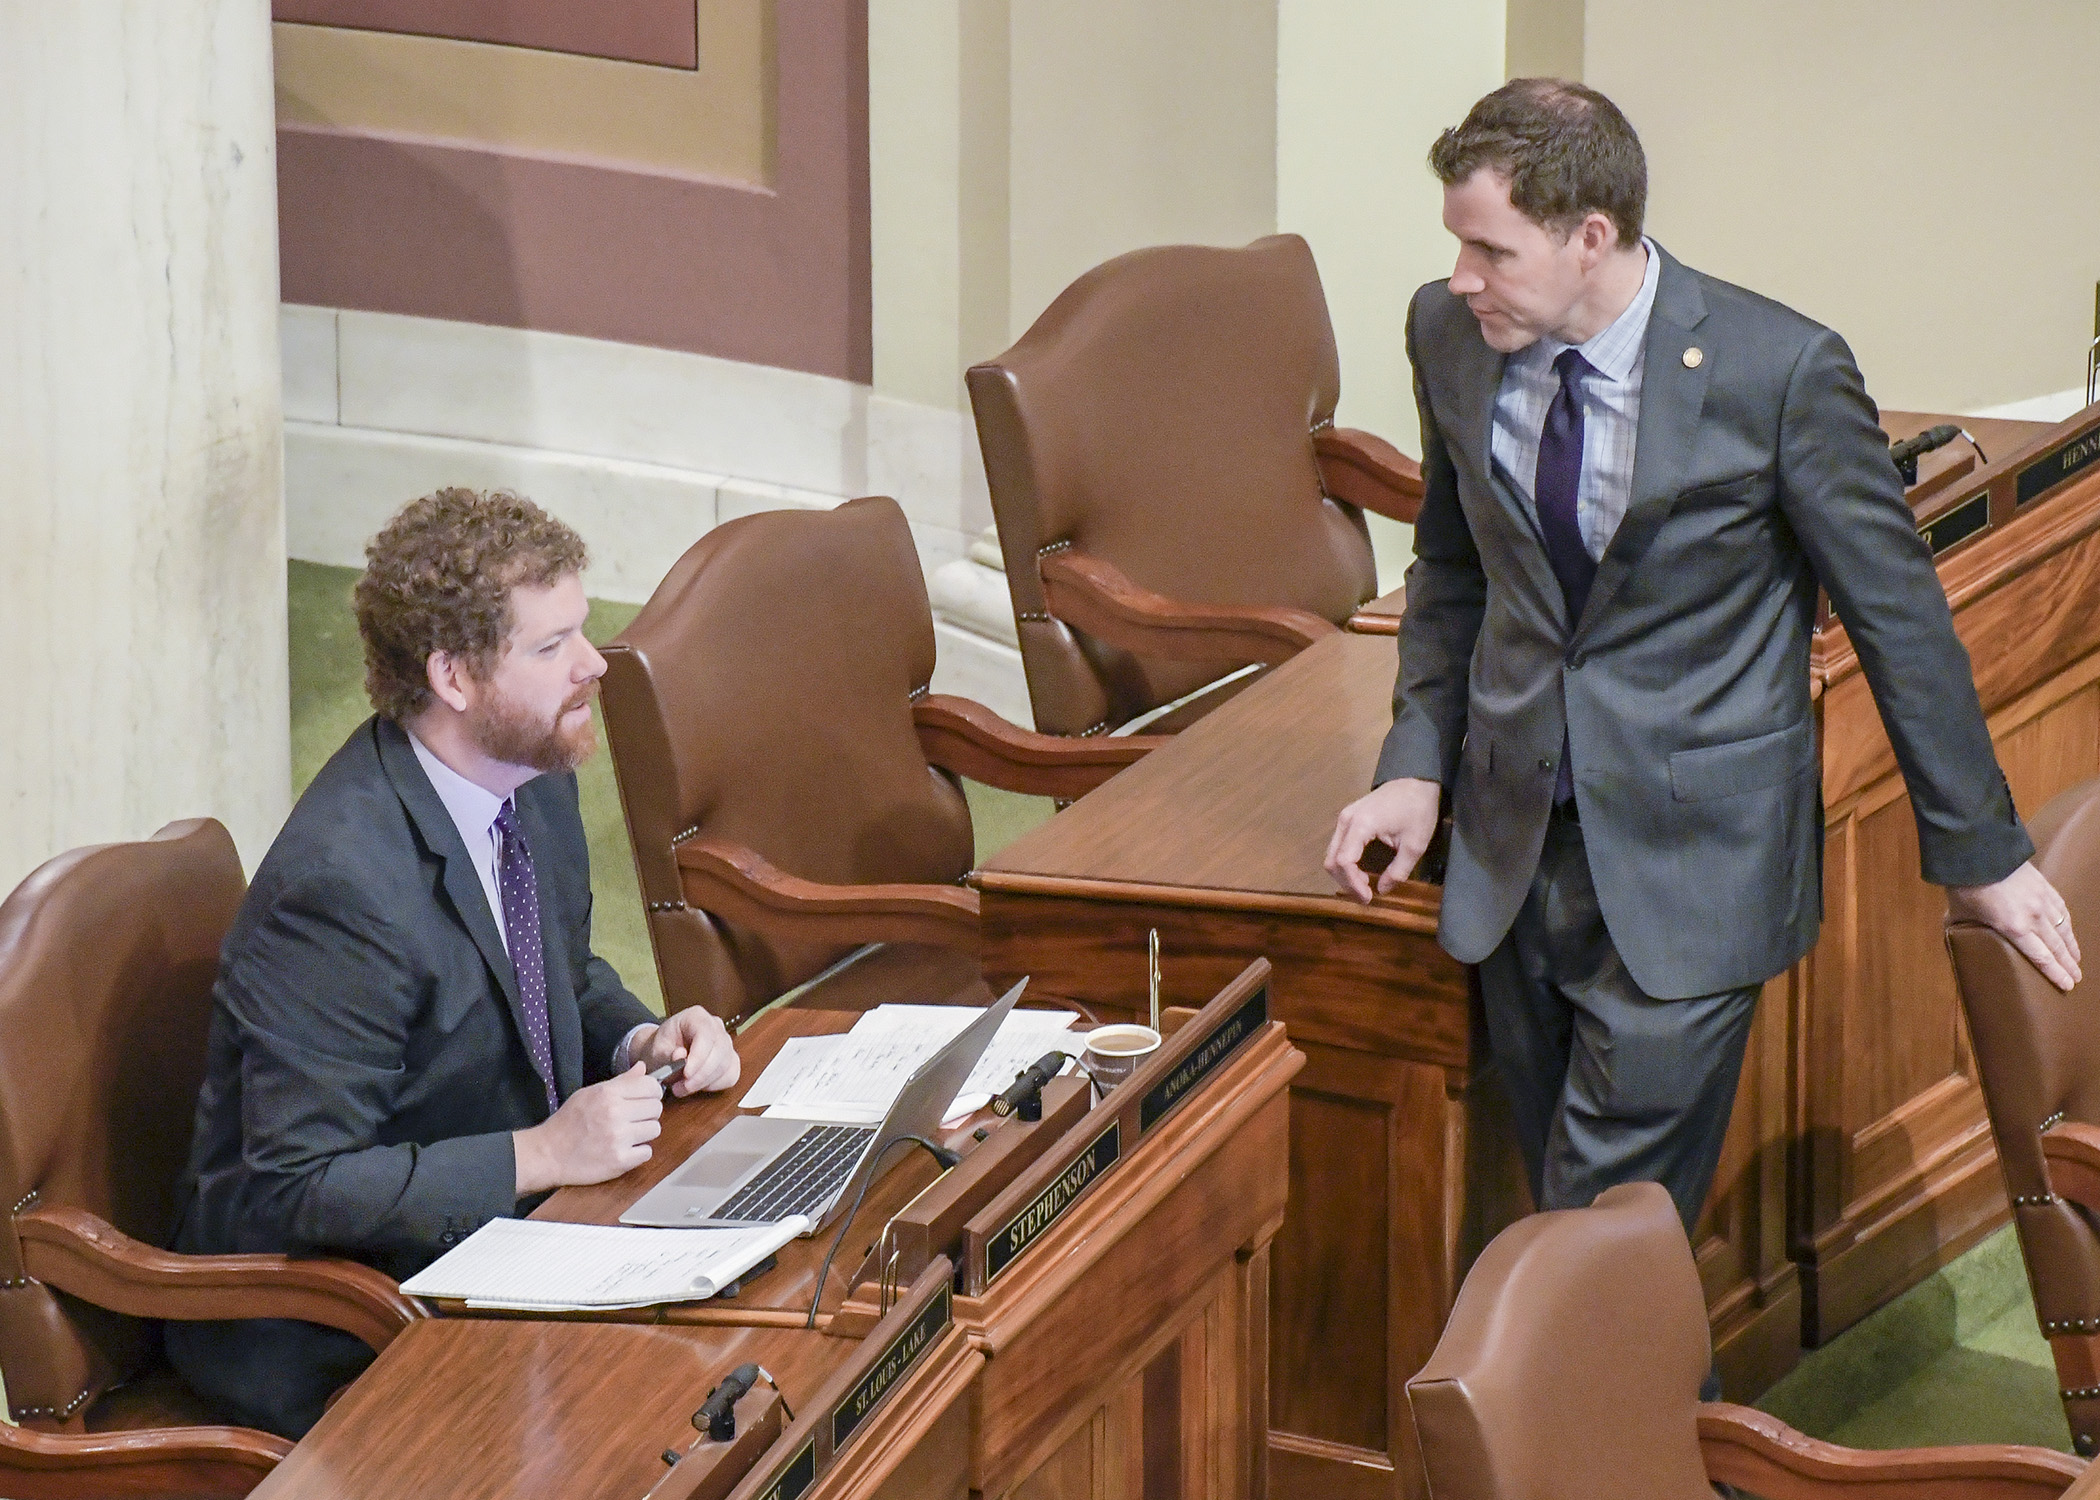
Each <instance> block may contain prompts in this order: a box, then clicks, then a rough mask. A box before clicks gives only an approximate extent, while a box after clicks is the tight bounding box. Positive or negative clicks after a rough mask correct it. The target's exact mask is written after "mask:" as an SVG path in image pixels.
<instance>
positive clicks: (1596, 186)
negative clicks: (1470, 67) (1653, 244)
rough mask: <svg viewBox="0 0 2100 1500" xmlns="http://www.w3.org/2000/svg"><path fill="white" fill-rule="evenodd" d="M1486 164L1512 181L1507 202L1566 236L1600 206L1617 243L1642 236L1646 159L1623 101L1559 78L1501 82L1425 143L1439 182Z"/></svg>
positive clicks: (1456, 178)
mask: <svg viewBox="0 0 2100 1500" xmlns="http://www.w3.org/2000/svg"><path fill="white" fill-rule="evenodd" d="M1482 167H1486V168H1487V169H1488V170H1490V171H1492V172H1494V173H1495V174H1496V175H1497V176H1500V177H1506V178H1507V179H1509V201H1510V204H1511V206H1512V207H1514V208H1515V209H1516V210H1517V211H1518V212H1519V213H1521V214H1523V215H1524V217H1525V218H1527V219H1529V220H1531V222H1532V223H1534V224H1537V225H1539V226H1540V227H1541V228H1544V229H1550V230H1552V231H1553V232H1554V233H1555V234H1558V235H1561V236H1562V237H1564V238H1565V237H1566V236H1567V235H1568V234H1569V233H1570V232H1571V231H1573V229H1574V228H1575V226H1576V225H1577V224H1579V223H1581V222H1582V221H1583V219H1584V218H1586V217H1587V216H1588V215H1590V214H1592V213H1600V214H1603V215H1604V216H1605V217H1606V218H1607V219H1610V220H1611V222H1612V225H1613V227H1614V228H1615V229H1617V230H1618V234H1619V243H1620V244H1621V245H1627V246H1630V245H1632V244H1633V243H1634V242H1635V241H1636V240H1638V239H1640V237H1641V220H1642V219H1643V218H1644V217H1645V216H1646V214H1647V212H1648V158H1647V157H1646V156H1645V155H1643V154H1642V151H1641V138H1640V137H1639V136H1638V135H1635V134H1634V131H1633V126H1632V125H1630V124H1628V123H1627V120H1626V116H1624V115H1623V114H1621V113H1619V106H1618V105H1616V104H1614V103H1612V102H1611V100H1609V99H1607V98H1605V97H1604V96H1603V95H1602V94H1600V93H1598V92H1597V91H1596V90H1595V89H1592V88H1585V87H1583V85H1581V84H1579V83H1570V82H1568V81H1567V80H1566V79H1564V78H1512V79H1511V80H1510V81H1509V82H1508V83H1505V84H1503V85H1502V87H1501V88H1499V89H1496V90H1495V91H1494V92H1493V93H1492V94H1489V95H1488V96H1487V97H1486V98H1484V99H1482V100H1481V101H1480V102H1479V103H1478V104H1476V105H1474V106H1473V108H1472V110H1471V111H1470V112H1468V114H1467V115H1466V118H1465V121H1464V123H1463V124H1461V125H1459V127H1458V128H1457V129H1455V130H1447V131H1445V132H1444V133H1443V134H1442V135H1441V136H1439V137H1437V142H1436V144H1435V145H1434V146H1431V147H1430V148H1429V169H1430V170H1431V171H1432V172H1434V173H1436V175H1437V180H1438V181H1440V182H1442V183H1443V184H1444V186H1445V187H1453V186H1456V185H1457V184H1458V183H1461V182H1464V181H1465V180H1466V179H1467V178H1468V177H1471V176H1472V175H1473V174H1474V173H1475V172H1477V171H1479V170H1480V169H1481V168H1482Z"/></svg>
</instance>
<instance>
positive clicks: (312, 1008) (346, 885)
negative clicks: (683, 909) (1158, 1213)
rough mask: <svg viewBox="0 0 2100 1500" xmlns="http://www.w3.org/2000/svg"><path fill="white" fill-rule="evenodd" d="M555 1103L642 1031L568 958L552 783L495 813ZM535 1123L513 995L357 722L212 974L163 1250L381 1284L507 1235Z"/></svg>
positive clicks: (576, 857) (430, 792) (560, 824)
mask: <svg viewBox="0 0 2100 1500" xmlns="http://www.w3.org/2000/svg"><path fill="white" fill-rule="evenodd" d="M517 807H518V816H519V819H520V821H521V822H522V824H523V826H524V829H525V839H526V843H527V846H528V847H529V848H530V849H531V850H532V856H533V864H534V868H535V870H536V872H537V874H538V877H539V887H540V912H541V925H542V931H543V938H544V942H545V946H546V973H547V1011H548V1023H549V1030H550V1032H551V1035H552V1041H553V1046H554V1068H555V1076H556V1081H557V1083H558V1085H559V1087H560V1091H561V1094H562V1096H563V1097H564V1098H566V1097H567V1096H568V1095H569V1094H571V1093H573V1092H575V1090H577V1089H578V1088H580V1087H582V1086H583V1085H585V1084H587V1083H594V1082H597V1081H599V1080H600V1079H603V1078H604V1077H605V1076H606V1075H607V1072H608V1070H609V1069H610V1067H611V1064H612V1055H613V1051H614V1049H615V1048H616V1047H617V1046H618V1045H619V1042H620V1039H621V1038H622V1037H623V1036H625V1035H626V1034H627V1032H628V1031H629V1030H630V1029H631V1028H632V1027H634V1026H636V1025H639V1024H640V1023H642V1022H644V1021H652V1020H654V1019H655V1017H654V1016H652V1015H651V1014H650V1013H649V1011H648V1010H647V1009H646V1008H644V1007H643V1005H642V1003H641V1002H640V1001H639V1000H637V999H635V998H634V996H633V995H631V994H629V993H628V991H627V989H626V987H625V986H624V985H622V984H621V983H620V978H619V975H618V974H616V973H614V972H613V968H612V966H611V965H610V964H608V963H606V962H605V960H603V959H601V958H599V957H597V956H596V955H595V954H593V953H592V952H591V940H590V934H591V888H590V865H589V855H588V852H587V850H586V848H585V845H584V834H583V821H582V818H581V817H580V815H579V814H578V811H577V800H576V778H575V777H574V776H542V777H539V778H538V779H536V780H534V781H530V782H528V783H526V784H525V785H524V786H523V787H521V788H519V790H518V793H517ZM546 1117H547V1095H546V1090H545V1088H544V1087H543V1086H542V1084H541V1083H540V1079H539V1075H538V1074H537V1073H536V1072H535V1071H534V1070H533V1066H532V1060H531V1057H530V1056H529V1054H528V1053H527V1052H526V1049H525V1040H524V1033H523V1030H522V1023H521V1021H520V1017H519V1000H518V983H517V976H516V975H515V973H514V972H513V971H512V969H511V964H510V958H509V956H508V955H507V954H506V953H505V951H504V948H503V941H502V938H501V936H500V935H499V934H498V932H497V929H496V924H495V920H494V918H493V917H492V916H491V915H490V913H489V909H488V900H487V897H486V896H485V895H484V894H483V892H482V886H481V881H480V879H479V877H478V876H476V874H475V873H474V866H473V863H472V861H471V860H470V859H469V858H468V857H467V851H466V847H465V845H463V844H462V843H461V842H460V837H459V831H458V829H457V827H456V826H455V825H454V824H453V821H452V817H451V815H450V814H449V813H448V812H447V811H446V810H445V805H444V803H443V802H442V801H440V800H439V798H438V794H437V792H436V791H435V790H434V789H433V788H432V787H431V785H430V779H429V778H428V777H427V776H425V775H424V773H423V768H422V766H421V764H420V763H418V761H417V760H416V756H415V751H414V748H413V747H412V746H411V745H410V743H409V739H408V736H407V735H406V734H405V733H403V731H402V730H401V729H400V728H399V727H398V726H396V725H394V724H393V723H391V722H390V721H388V720H385V719H377V718H375V719H370V720H367V721H366V722H365V723H364V724H363V725H362V726H360V727H359V728H358V730H357V731H356V732H355V733H354V734H352V735H351V736H350V739H349V741H348V742H347V743H346V744H345V745H344V746H343V748H342V749H341V750H339V751H337V752H336V754H335V756H334V757H333V758H332V759H331V760H330V761H329V762H328V764H327V766H325V767H324V768H323V769H322V771H321V774H320V775H319V776H317V777H315V778H314V782H313V785H312V786H310V787H308V788H307V789H306V793H305V795H303V796H302V797H301V798H300V799H299V804H298V806H297V807H295V808H294V809H293V810H292V816H291V818H290V820H289V821H288V822H287V823H286V824H285V826H284V831H283V832H282V833H280V834H279V835H278V837H277V841H276V843H275V844H273V845H272V846H271V848H270V852H269V854H268V856H267V857H266V858H265V859H264V860H263V862H262V866H261V868H259V869H258V870H257V871H256V872H255V883H254V884H253V885H252V886H250V887H249V890H248V896H247V900H246V901H245V902H244V903H243V904H242V907H241V910H240V914H239V916H238V917H237V918H236V919H235V921H234V925H233V930H232V932H231V933H230V934H229V935H228V936H227V939H226V946H225V948H224V950H223V951H222V952H221V954H220V965H219V983H218V988H217V990H216V992H215V997H214V1005H213V1013H212V1028H211V1043H210V1052H209V1056H208V1060H207V1064H206V1073H205V1080H204V1089H203V1092H202V1094H201V1095H200V1096H199V1098H198V1101H197V1126H196V1138H195V1140H194V1142H193V1144H192V1146H191V1149H190V1165H189V1170H188V1172H187V1173H186V1174H185V1177H184V1180H183V1183H182V1188H181V1203H180V1227H179V1228H178V1230H177V1232H176V1239H175V1247H176V1248H177V1249H180V1250H187V1251H195V1252H201V1253H213V1252H234V1251H278V1252H291V1253H304V1252H326V1253H330V1254H338V1255H350V1256H354V1257H356V1258H357V1259H360V1260H364V1261H368V1262H370V1263H371V1264H373V1265H376V1266H379V1267H380V1268H382V1269H383V1270H385V1271H387V1272H388V1273H389V1274H391V1275H393V1276H396V1277H403V1276H407V1275H410V1274H412V1273H413V1272H415V1271H417V1270H419V1269H421V1268H422V1267H423V1266H425V1265H427V1264H428V1263H429V1262H430V1261H431V1260H433V1259H435V1258H436V1257H437V1256H438V1255H440V1254H441V1253H443V1251H444V1250H445V1249H446V1248H447V1247H449V1246H451V1245H453V1244H455V1243H457V1242H458V1241H459V1240H460V1239H462V1238H464V1237H465V1236H466V1235H468V1234H471V1233H472V1232H473V1231H474V1230H475V1229H477V1228H479V1227H480V1226H481V1225H482V1224H484V1223H486V1222H487V1221H488V1220H490V1219H492V1218H497V1217H500V1216H505V1215H510V1214H513V1213H515V1212H517V1209H518V1202H517V1193H516V1186H517V1164H516V1160H515V1157H514V1155H513V1153H512V1149H511V1132H512V1131H515V1130H522V1129H525V1128H527V1127H529V1126H532V1125H537V1124H539V1123H540V1122H541V1121H542V1120H544V1119H545V1118H546Z"/></svg>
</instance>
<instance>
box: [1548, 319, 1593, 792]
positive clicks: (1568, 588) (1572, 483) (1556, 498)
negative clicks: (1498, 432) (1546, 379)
mask: <svg viewBox="0 0 2100 1500" xmlns="http://www.w3.org/2000/svg"><path fill="white" fill-rule="evenodd" d="M1592 368H1593V367H1592V366H1591V364H1590V362H1589V361H1588V360H1586V359H1584V358H1583V357H1582V356H1581V355H1580V354H1578V353H1577V352H1576V351H1575V350H1573V349H1563V350H1561V351H1560V354H1559V355H1558V356H1557V357H1556V358H1555V359H1554V361H1553V372H1554V373H1555V374H1556V375H1558V376H1559V377H1560V391H1559V393H1558V394H1557V395H1555V396H1554V398H1553V404H1552V405H1551V406H1549V407H1547V408H1546V425H1545V426H1544V427H1543V428H1542V429H1540V431H1539V467H1538V473H1537V475H1536V477H1535V478H1534V480H1533V483H1532V499H1533V502H1534V503H1535V504H1536V505H1537V506H1538V515H1539V535H1540V536H1542V537H1544V538H1545V542H1546V561H1547V562H1549V563H1551V564H1552V566H1553V576H1554V577H1555V578H1558V579H1559V580H1560V592H1561V596H1562V598H1564V599H1565V600H1566V601H1567V605H1568V629H1569V630H1570V631H1573V630H1574V628H1575V625H1576V622H1577V621H1579V620H1581V618H1582V607H1583V605H1585V604H1587V603H1588V602H1589V597H1590V584H1591V583H1592V582H1593V581H1595V579H1596V577H1597V564H1596V562H1595V561H1594V560H1592V558H1591V557H1590V550H1589V548H1587V547H1585V546H1583V544H1582V519H1581V516H1580V514H1579V512H1578V511H1577V509H1576V498H1575V497H1576V494H1577V492H1578V491H1579V490H1580V489H1581V487H1582V377H1583V376H1585V375H1588V374H1590V373H1591V372H1592ZM1572 761H1573V757H1572V756H1571V755H1570V754H1569V753H1568V739H1567V736H1566V735H1565V734H1563V735H1562V736H1561V742H1560V774H1559V775H1558V776H1557V777H1555V778H1554V782H1553V800H1554V801H1555V802H1557V803H1558V802H1566V801H1567V800H1568V799H1569V798H1570V797H1572V796H1574V795H1575V771H1574V766H1573V764H1572Z"/></svg>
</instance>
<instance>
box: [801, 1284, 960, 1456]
mask: <svg viewBox="0 0 2100 1500" xmlns="http://www.w3.org/2000/svg"><path fill="white" fill-rule="evenodd" d="M954 1314H955V1289H954V1288H953V1287H951V1286H949V1285H948V1284H947V1283H945V1282H943V1283H942V1284H941V1289H940V1291H939V1293H938V1294H936V1295H935V1297H934V1299H933V1300H932V1301H931V1302H929V1303H927V1304H926V1306H925V1307H924V1308H922V1309H920V1311H919V1315H918V1316H917V1317H915V1318H913V1319H912V1320H911V1321H910V1322H909V1323H907V1324H905V1325H904V1331H903V1332H902V1333H900V1334H898V1335H897V1336H896V1337H895V1338H893V1339H891V1340H890V1344H889V1347H888V1348H887V1349H885V1350H883V1351H882V1356H881V1358H879V1359H877V1360H876V1361H875V1364H874V1367H873V1368H872V1369H870V1370H869V1371H868V1373H867V1374H865V1375H863V1376H861V1378H860V1379H859V1380H857V1381H855V1382H854V1385H853V1389H852V1390H850V1391H848V1392H846V1397H845V1399H844V1400H843V1401H841V1402H839V1404H838V1405H837V1406H834V1407H833V1408H832V1409H831V1449H832V1452H833V1453H836V1452H837V1451H838V1450H839V1449H841V1448H843V1447H845V1446H846V1439H847V1438H849V1437H851V1436H853V1429H854V1428H856V1427H858V1426H860V1424H861V1420H862V1419H863V1418H865V1417H866V1416H867V1414H868V1413H869V1412H871V1411H873V1410H874V1409H875V1407H876V1406H877V1404H878V1403H880V1402H881V1400H882V1398H883V1397H884V1396H887V1395H888V1394H889V1393H890V1388H891V1387H892V1386H894V1385H895V1384H896V1383H897V1382H898V1381H899V1380H900V1379H902V1378H903V1376H904V1372H905V1371H906V1370H909V1369H910V1368H911V1367H912V1364H913V1362H914V1361H916V1360H917V1359H918V1357H919V1356H920V1355H922V1354H924V1353H925V1352H926V1351H927V1349H928V1348H930V1347H931V1346H932V1344H933V1341H934V1340H935V1339H937V1338H939V1337H940V1336H941V1330H942V1329H944V1328H946V1327H947V1326H948V1323H949V1321H950V1319H952V1318H953V1317H954Z"/></svg>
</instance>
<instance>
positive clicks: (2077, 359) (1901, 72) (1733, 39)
mask: <svg viewBox="0 0 2100 1500" xmlns="http://www.w3.org/2000/svg"><path fill="white" fill-rule="evenodd" d="M1586 11H1587V14H1586V24H1587V34H1586V39H1585V46H1584V77H1585V79H1586V81H1588V82H1589V83H1591V84H1593V85H1594V86H1596V87H1597V88H1600V89H1602V90H1603V91H1604V92H1605V93H1607V94H1609V95H1611V96H1612V97H1613V98H1614V99H1615V100H1617V101H1618V103H1619V104H1620V106H1621V107H1622V108H1624V109H1625V110H1626V112H1627V114H1628V116H1629V117H1630V118H1631V119H1632V121H1633V123H1634V126H1635V128H1636V129H1638V130H1639V131H1640V133H1641V139H1642V141H1643V142H1644V143H1645V145H1646V147H1647V150H1648V160H1649V171H1650V182H1651V188H1650V194H1651V198H1650V203H1651V209H1650V227H1651V229H1652V231H1653V232H1654V234H1655V236H1656V237H1657V239H1659V240H1660V241H1661V242H1662V243H1664V244H1665V245H1667V246H1668V247H1669V248H1670V250H1671V251H1672V252H1673V253H1674V254H1676V255H1678V256H1679V257H1681V258H1682V259H1684V260H1685V261H1687V262H1689V263H1690V264H1692V265H1695V266H1698V267H1699V268H1700V269H1701V270H1705V271H1709V272H1712V273H1713V274H1715V275H1717V276H1722V277H1725V278H1727V279H1728V280H1730V281H1736V282H1740V283H1742V284H1744V285H1746V286H1749V287H1752V288H1754V289H1755V290H1757V291H1760V292H1763V293H1765V294H1767V295H1769V296H1773V297H1776V298H1778V299H1779V300H1780V301H1782V302H1786V303H1788V304H1790V305H1792V306H1794V307H1796V308H1799V309H1800V310H1801V311H1802V312H1804V313H1806V314H1808V315H1809V316H1810V317H1813V318H1816V319H1818V320H1820V321H1822V322H1824V323H1827V324H1829V325H1831V326H1832V327H1834V328H1836V329H1837V330H1838V332H1840V333H1841V334H1843V335H1844V336H1845V337H1846V339H1848V340H1849V341H1850V342H1851V344H1852V346H1853V348H1854V350H1855V351H1856V352H1857V353H1858V356H1859V361H1860V365H1861V367H1862V369H1863V370H1864V371H1865V373H1866V377H1867V385H1868V389H1869V390H1870V391H1872V392H1873V394H1874V396H1875V398H1876V399H1877V400H1879V401H1880V402H1881V404H1882V405H1884V406H1889V407H1896V408H1925V409H1930V410H1945V411H1958V412H1962V411H1974V410H1977V409H1979V408H1983V407H1989V406H1995V405H1999V404H2002V403H2007V402H2012V401H2017V400H2022V399H2026V398H2030V397H2035V396H2039V395H2043V394H2046V393H2050V392H2056V391H2062V390H2065V389H2067V388H2069V387H2072V386H2077V385H2082V384H2083V382H2084V357H2085V345H2086V341H2087V339H2088V338H2089V337H2090V336H2091V324H2092V311H2093V282H2094V278H2095V277H2096V276H2100V198H2096V197H2095V195H2094V194H2093V193H2092V192H2091V191H2089V188H2090V186H2091V182H2092V174H2093V170H2094V165H2093V164H2094V162H2095V161H2096V160H2100V111H2096V110H2095V108H2094V106H2093V100H2092V97H2091V94H2092V90H2091V84H2090V78H2089V74H2090V59H2091V58H2092V56H2093V55H2094V53H2095V51H2096V50H2100V7H2094V6H2092V5H2077V4H2068V3H2064V0H1998V3H1995V4H1990V5H1978V4H1974V3H1971V0H1847V3H1844V4H1835V5H1833V4H1830V3H1829V0H1763V3H1761V4H1758V5H1738V4H1721V3H1718V0H1667V3H1666V0H1588V4H1587V8H1586Z"/></svg>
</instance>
